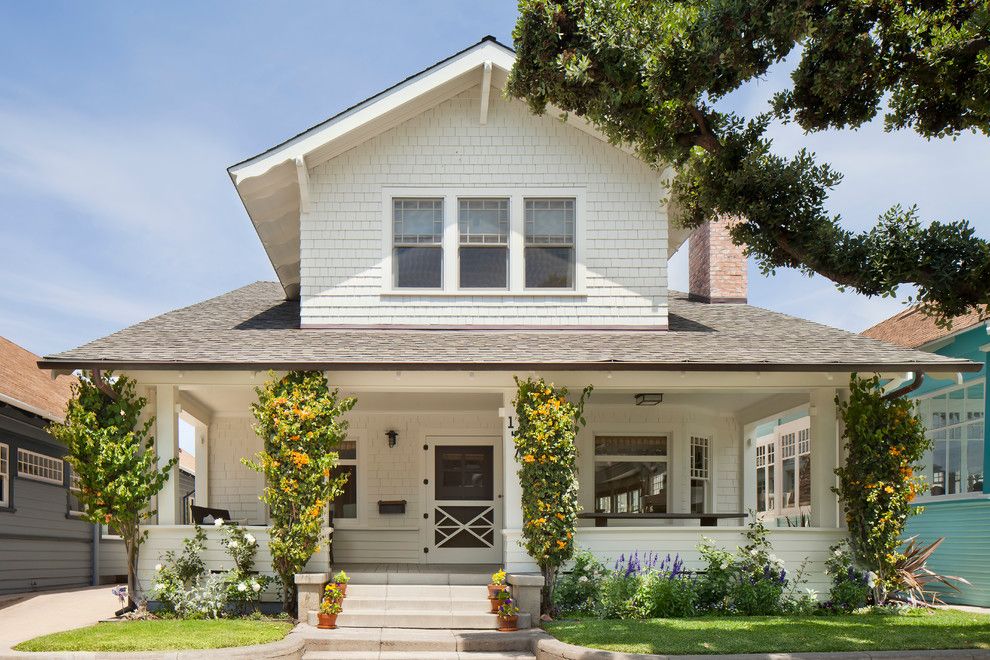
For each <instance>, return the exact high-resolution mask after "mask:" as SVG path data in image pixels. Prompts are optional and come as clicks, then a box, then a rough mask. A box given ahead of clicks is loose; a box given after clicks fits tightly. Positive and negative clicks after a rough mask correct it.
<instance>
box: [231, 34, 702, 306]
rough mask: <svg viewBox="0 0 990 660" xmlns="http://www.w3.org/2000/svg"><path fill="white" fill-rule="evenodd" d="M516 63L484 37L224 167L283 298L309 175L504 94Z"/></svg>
mask: <svg viewBox="0 0 990 660" xmlns="http://www.w3.org/2000/svg"><path fill="white" fill-rule="evenodd" d="M515 57H516V56H515V51H513V50H512V49H511V48H510V47H508V46H506V45H505V44H502V43H499V42H498V41H497V40H496V39H495V37H492V36H486V37H484V38H483V39H482V40H481V41H479V42H478V43H476V44H473V45H471V46H469V47H468V48H465V49H464V50H462V51H459V52H457V53H455V54H453V55H451V56H450V57H448V58H446V59H443V60H441V61H439V62H437V63H436V64H434V65H432V66H430V67H428V68H426V69H423V70H422V71H420V72H419V73H416V74H413V75H412V76H409V77H408V78H406V79H404V80H402V81H401V82H399V83H397V84H395V85H393V86H391V87H389V88H388V89H385V90H383V91H381V92H379V93H378V94H375V95H374V96H371V97H370V98H367V99H365V100H364V101H361V102H360V103H357V104H355V105H352V106H351V107H349V108H347V109H346V110H343V111H342V112H339V113H337V114H336V115H334V116H332V117H330V118H329V119H327V120H325V121H323V122H321V123H319V124H317V125H316V126H313V127H312V128H309V129H307V130H305V131H303V132H302V133H299V134H298V135H296V136H294V137H292V138H289V139H288V140H285V141H284V142H282V143H280V144H278V145H276V146H274V147H272V148H270V149H267V150H266V151H263V152H262V153H260V154H258V155H256V156H253V157H251V158H248V159H246V160H244V161H241V162H240V163H237V164H235V165H231V166H230V167H229V168H227V173H228V174H229V175H230V178H231V180H232V181H233V182H234V186H235V187H236V188H237V194H238V195H239V196H240V198H241V202H242V203H243V204H244V208H245V210H246V211H247V213H248V216H250V218H251V222H252V224H253V225H254V228H255V231H257V232H258V237H259V238H260V239H261V242H262V244H263V245H264V247H265V251H266V252H267V253H268V258H269V259H270V260H271V262H272V266H273V267H274V269H275V274H276V276H277V277H278V280H279V282H281V284H282V288H283V289H284V291H285V296H286V297H287V298H289V299H294V298H297V297H298V296H299V286H300V255H299V239H300V231H299V218H300V215H301V213H302V212H303V210H304V209H305V207H306V205H307V204H308V203H309V202H308V188H309V170H310V169H312V168H313V167H316V166H317V165H320V164H321V163H324V162H326V161H328V160H330V159H332V158H334V157H335V156H337V155H339V154H341V153H343V152H344V151H347V150H348V149H352V148H354V147H356V146H358V145H359V144H361V143H363V142H365V141H367V140H369V139H371V138H373V137H375V136H377V135H379V134H381V133H383V132H385V131H387V130H389V129H391V128H394V127H395V126H398V125H399V124H401V123H402V122H404V121H407V120H408V119H410V118H412V117H414V116H416V115H418V114H420V113H422V112H424V111H426V110H428V109H430V108H433V107H435V106H437V105H439V104H440V103H442V102H443V101H446V100H447V99H449V98H451V97H453V96H456V95H457V94H459V93H461V92H463V91H465V90H467V89H470V88H472V87H475V86H478V85H489V86H490V87H492V88H496V89H498V88H500V87H502V86H503V85H504V83H505V81H506V80H507V77H508V74H509V71H510V70H511V69H512V66H513V64H514V63H515ZM566 122H567V123H568V124H569V125H571V126H573V127H575V128H577V129H579V130H581V131H584V132H586V133H588V134H590V135H592V136H594V137H596V138H598V139H600V140H602V141H603V142H606V143H607V142H608V140H607V139H606V138H605V137H604V136H603V135H602V134H601V133H599V132H598V131H597V129H595V128H594V127H593V126H592V125H591V124H590V123H589V122H587V121H586V120H584V119H583V118H581V117H578V116H576V115H574V114H569V115H567V117H566ZM617 148H621V147H617ZM627 151H628V150H627ZM630 153H631V152H630ZM687 233H688V232H686V231H675V232H673V234H674V235H675V238H674V240H676V241H680V242H683V240H684V239H685V238H686V237H687ZM678 244H679V243H678ZM675 247H676V246H675Z"/></svg>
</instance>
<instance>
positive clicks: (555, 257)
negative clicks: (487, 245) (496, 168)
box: [525, 198, 576, 289]
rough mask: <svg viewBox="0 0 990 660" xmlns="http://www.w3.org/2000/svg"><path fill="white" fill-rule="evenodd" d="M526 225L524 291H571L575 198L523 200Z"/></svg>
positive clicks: (573, 257)
mask: <svg viewBox="0 0 990 660" xmlns="http://www.w3.org/2000/svg"><path fill="white" fill-rule="evenodd" d="M525 224H526V288H527V289H572V288H574V270H575V261H576V259H575V252H574V245H575V242H574V235H575V231H574V228H575V224H576V212H575V204H574V199H573V198H559V199H526V202H525Z"/></svg>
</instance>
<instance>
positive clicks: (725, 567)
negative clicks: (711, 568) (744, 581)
mask: <svg viewBox="0 0 990 660" xmlns="http://www.w3.org/2000/svg"><path fill="white" fill-rule="evenodd" d="M728 568H729V562H727V561H723V562H722V570H723V571H724V570H726V569H728Z"/></svg>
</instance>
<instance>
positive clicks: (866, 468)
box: [833, 374, 931, 605]
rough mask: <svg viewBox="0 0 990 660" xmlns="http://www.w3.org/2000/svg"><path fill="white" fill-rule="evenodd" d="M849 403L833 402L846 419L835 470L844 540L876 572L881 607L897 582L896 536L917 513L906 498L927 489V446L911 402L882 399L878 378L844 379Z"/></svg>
mask: <svg viewBox="0 0 990 660" xmlns="http://www.w3.org/2000/svg"><path fill="white" fill-rule="evenodd" d="M849 390H850V395H849V401H848V402H844V401H838V400H837V403H838V405H839V411H840V413H841V415H842V420H843V422H845V432H844V433H843V438H844V439H845V441H846V442H845V449H846V452H847V458H846V461H845V464H844V465H843V466H842V467H840V468H838V469H836V471H835V473H836V474H837V475H838V477H839V486H838V487H837V488H833V490H834V491H835V492H836V494H838V495H839V497H840V498H841V499H842V506H843V509H844V511H845V515H846V523H847V524H848V526H849V544H850V547H851V548H852V551H853V554H854V555H855V557H856V560H857V562H858V563H859V564H860V565H861V566H863V567H865V568H867V569H868V570H870V571H873V573H875V574H876V576H877V577H876V581H875V584H874V586H873V598H874V601H875V602H876V603H877V604H878V605H882V604H883V603H884V602H885V601H886V598H887V593H888V592H889V591H890V590H891V589H896V588H897V586H898V580H897V564H898V562H899V561H901V560H903V559H904V555H903V554H902V553H901V552H900V551H899V547H900V545H901V534H902V532H903V531H904V526H905V524H906V523H907V519H908V517H910V516H912V515H915V514H917V513H920V511H921V509H920V508H918V507H912V506H911V502H912V501H913V500H914V498H915V497H916V496H917V495H919V494H920V493H922V492H924V491H925V489H926V488H927V485H926V483H925V480H924V478H923V477H920V476H918V475H916V471H917V470H919V469H920V465H919V461H920V460H921V458H922V456H923V455H924V453H925V451H926V450H927V449H928V448H929V446H930V444H931V443H930V441H929V440H928V438H926V437H925V429H924V426H923V425H922V422H921V420H920V419H919V418H918V417H917V415H915V412H914V404H913V403H912V402H911V401H908V400H906V399H902V398H897V399H885V398H884V397H883V393H882V391H881V389H880V377H879V376H873V377H871V378H859V377H858V376H857V375H856V374H853V375H852V377H851V378H850V381H849Z"/></svg>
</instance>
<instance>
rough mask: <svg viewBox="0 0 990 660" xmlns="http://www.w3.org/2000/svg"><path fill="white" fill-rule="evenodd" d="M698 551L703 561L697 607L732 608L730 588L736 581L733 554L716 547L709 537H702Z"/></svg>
mask: <svg viewBox="0 0 990 660" xmlns="http://www.w3.org/2000/svg"><path fill="white" fill-rule="evenodd" d="M698 553H699V554H700V555H701V560H702V562H704V568H703V569H702V574H701V575H700V576H699V577H698V609H700V610H703V611H706V612H728V611H731V609H732V600H731V594H732V588H733V587H734V586H735V584H736V582H737V578H736V560H735V556H734V555H733V554H732V553H731V552H729V551H728V550H725V549H724V548H719V547H717V546H716V545H715V544H714V543H713V542H712V540H711V539H708V538H703V539H702V541H701V543H700V544H699V545H698Z"/></svg>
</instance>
